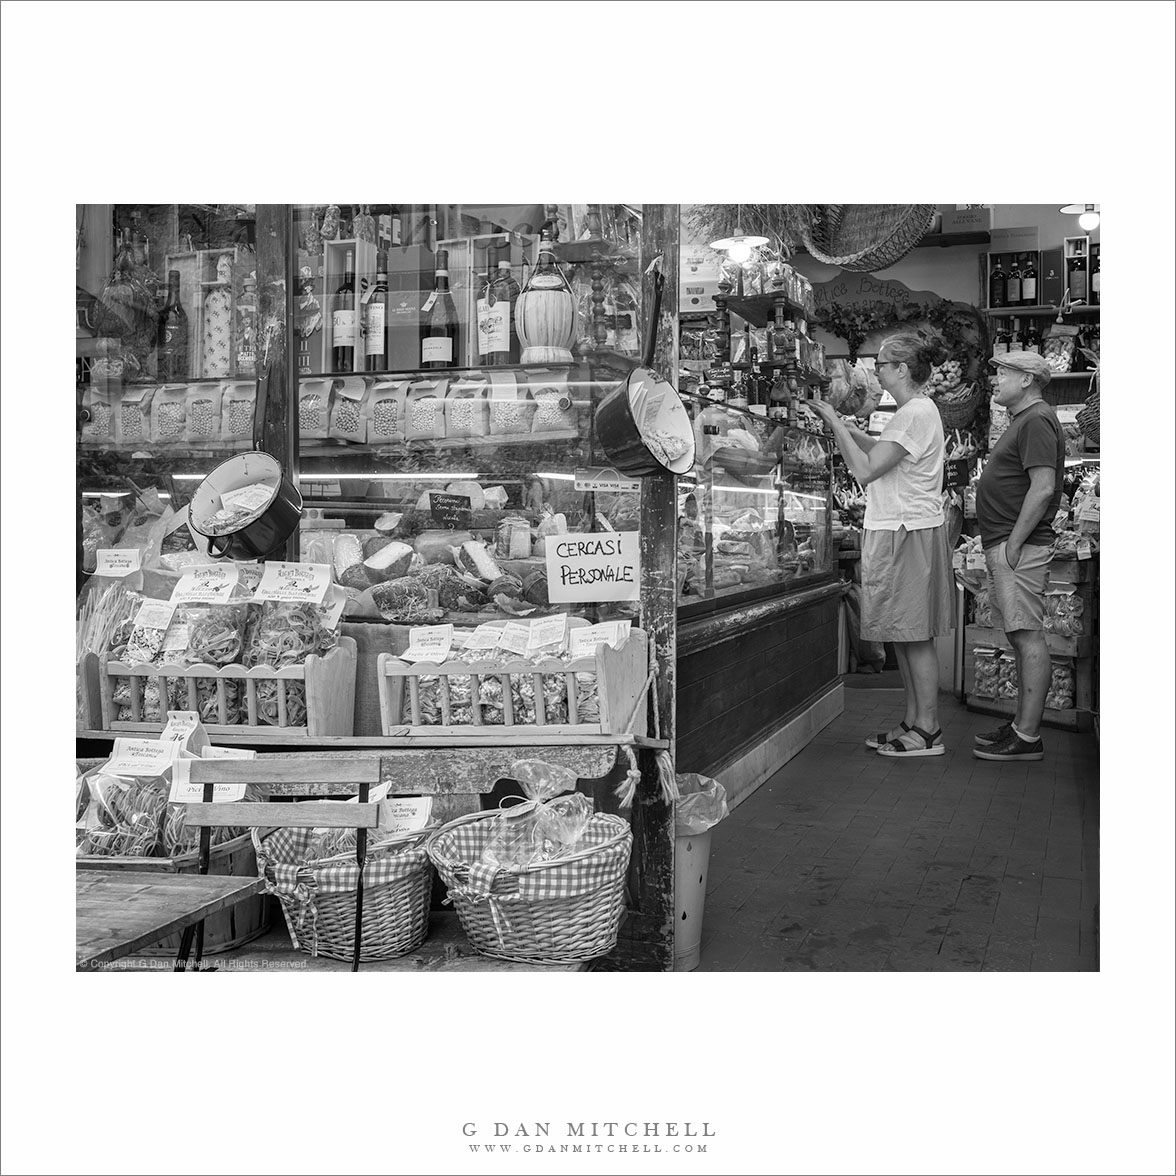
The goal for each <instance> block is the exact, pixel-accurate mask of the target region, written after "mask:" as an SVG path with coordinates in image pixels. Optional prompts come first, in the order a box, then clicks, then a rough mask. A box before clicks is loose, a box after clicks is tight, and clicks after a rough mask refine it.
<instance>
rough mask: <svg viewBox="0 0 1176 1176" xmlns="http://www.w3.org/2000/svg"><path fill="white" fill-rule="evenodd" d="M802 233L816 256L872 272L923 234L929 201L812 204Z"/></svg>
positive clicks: (932, 211)
mask: <svg viewBox="0 0 1176 1176" xmlns="http://www.w3.org/2000/svg"><path fill="white" fill-rule="evenodd" d="M808 208H809V209H810V216H809V219H808V222H807V224H806V227H805V229H804V231H803V233H802V236H803V238H804V245H805V248H806V249H807V250H808V251H809V253H811V254H812V255H813V257H815V258H816V259H817V260H818V261H823V262H825V263H826V264H827V265H835V266H839V267H840V268H841V269H843V270H850V271H852V272H854V273H873V272H874V271H875V270H880V269H885V268H886V267H887V266H891V265H894V263H895V262H896V261H898V260H899V259H900V258H902V257H905V256H906V255H907V254H908V253H909V252H910V251H911V250H912V249H914V247H915V246H916V245H917V244H918V243H919V241H920V240H921V239H922V238H923V236H924V235H925V234H926V232H927V230H928V229H929V228H930V227H931V222H932V220H933V219H934V217H935V205H934V204H816V205H809V206H808Z"/></svg>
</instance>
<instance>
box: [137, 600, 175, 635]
mask: <svg viewBox="0 0 1176 1176" xmlns="http://www.w3.org/2000/svg"><path fill="white" fill-rule="evenodd" d="M175 611H176V602H175V600H174V599H172V600H145V601H143V603H142V604H141V605H139V611H138V612H137V613H135V628H136V629H159V630H161V631H162V632H164V633H166V632H167V629H168V626H169V625H170V624H171V620H172V616H173V615H174V613H175ZM185 644H186V643H185Z"/></svg>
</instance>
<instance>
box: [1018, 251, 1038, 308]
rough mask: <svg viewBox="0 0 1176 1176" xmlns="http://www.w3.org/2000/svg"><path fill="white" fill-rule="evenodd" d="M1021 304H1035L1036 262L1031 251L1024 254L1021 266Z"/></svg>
mask: <svg viewBox="0 0 1176 1176" xmlns="http://www.w3.org/2000/svg"><path fill="white" fill-rule="evenodd" d="M1021 305H1022V306H1036V305H1037V262H1036V261H1035V260H1034V258H1033V254H1032V253H1028V254H1026V255H1025V259H1024V264H1023V265H1022V266H1021Z"/></svg>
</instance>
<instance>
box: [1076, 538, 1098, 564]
mask: <svg viewBox="0 0 1176 1176" xmlns="http://www.w3.org/2000/svg"><path fill="white" fill-rule="evenodd" d="M1093 554H1094V552H1093V549H1092V548H1091V546H1090V540H1089V539H1079V540H1078V558H1079V559H1090V558H1091V556H1092V555H1093Z"/></svg>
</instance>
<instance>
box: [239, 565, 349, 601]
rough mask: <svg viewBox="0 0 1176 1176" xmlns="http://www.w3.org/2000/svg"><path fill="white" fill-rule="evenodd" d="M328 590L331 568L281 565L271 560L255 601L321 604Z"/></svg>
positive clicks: (329, 566)
mask: <svg viewBox="0 0 1176 1176" xmlns="http://www.w3.org/2000/svg"><path fill="white" fill-rule="evenodd" d="M330 587H331V565H330V564H311V563H283V562H282V561H280V560H273V561H271V562H269V563H267V564H266V565H265V571H264V572H262V574H261V583H260V584H258V586H257V591H256V592H255V593H254V594H253V599H254V600H284V601H289V602H295V601H309V602H310V603H311V604H322V602H323V601H324V600H325V599H326V596H327V591H328V589H329V588H330Z"/></svg>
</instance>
